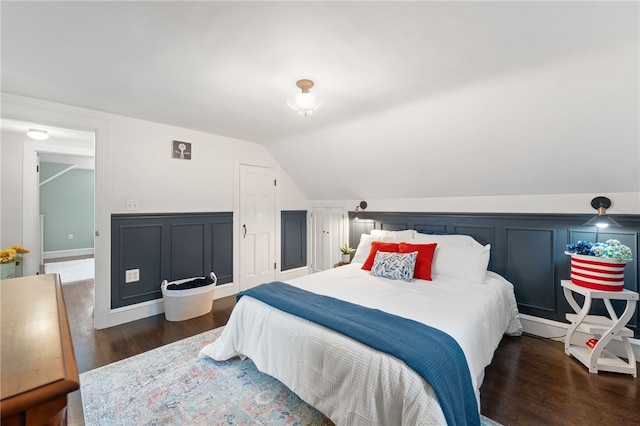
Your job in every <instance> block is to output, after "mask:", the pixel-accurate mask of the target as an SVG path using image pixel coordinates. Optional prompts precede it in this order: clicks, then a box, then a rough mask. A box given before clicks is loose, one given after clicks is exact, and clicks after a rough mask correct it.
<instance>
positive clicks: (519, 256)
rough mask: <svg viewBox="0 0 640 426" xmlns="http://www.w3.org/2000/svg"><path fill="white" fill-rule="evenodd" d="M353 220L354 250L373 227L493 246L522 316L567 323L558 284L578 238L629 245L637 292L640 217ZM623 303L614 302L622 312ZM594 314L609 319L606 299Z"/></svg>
mask: <svg viewBox="0 0 640 426" xmlns="http://www.w3.org/2000/svg"><path fill="white" fill-rule="evenodd" d="M354 216H355V215H354V214H353V213H351V215H350V217H351V219H350V223H349V225H350V228H351V229H350V231H351V232H350V233H349V235H350V238H351V241H350V244H351V247H357V245H358V242H359V241H360V235H362V234H363V233H368V232H369V231H370V230H372V229H386V230H400V229H415V230H417V231H421V232H425V233H429V232H435V233H448V234H466V235H470V236H472V237H473V238H475V239H476V240H477V241H479V242H480V243H482V244H491V260H490V262H489V270H491V271H494V272H497V273H498V274H500V275H502V276H504V277H505V278H506V279H507V280H509V281H510V282H511V283H513V285H514V288H515V293H516V299H517V301H518V309H519V310H520V312H521V313H523V314H528V315H533V316H537V317H541V318H547V319H551V320H555V321H561V322H567V321H566V319H565V314H566V313H567V312H572V310H571V308H570V307H569V304H568V303H567V302H566V300H565V298H564V294H563V291H562V287H561V286H560V281H561V280H567V279H570V275H569V272H570V259H569V257H568V256H567V255H565V254H564V250H565V247H566V245H567V244H570V243H575V242H577V241H579V240H586V241H591V242H596V241H597V242H604V241H606V240H608V239H617V240H619V241H620V242H621V243H622V244H624V245H626V246H629V247H630V248H631V250H632V251H633V259H634V260H633V261H632V262H630V263H628V264H627V266H626V268H625V276H624V282H625V287H626V288H627V289H629V290H632V291H636V292H637V291H638V282H639V279H640V266H639V265H640V262H639V259H638V256H639V254H638V253H639V252H640V246H639V240H640V215H614V216H613V217H614V218H615V220H616V221H617V222H619V223H620V224H621V225H622V227H620V228H617V227H616V228H613V227H610V228H607V229H605V230H600V231H598V230H597V228H596V227H595V226H583V225H582V224H583V223H585V222H586V221H588V220H589V219H591V218H592V217H593V215H579V214H510V213H505V214H496V213H413V212H411V213H395V212H393V213H390V212H363V213H358V217H357V218H354ZM578 297H579V296H578ZM578 297H577V299H578ZM578 301H579V303H581V302H582V301H581V300H578ZM616 302H620V303H616ZM624 304H625V302H623V301H614V303H613V305H614V308H615V309H616V311H617V312H618V313H619V314H620V313H621V312H622V310H623V309H624ZM592 313H593V314H600V315H606V309H605V307H604V304H603V303H602V301H600V300H598V301H594V306H593V308H592ZM639 318H640V315H639V314H638V309H636V312H635V314H634V316H633V318H632V319H631V322H630V323H629V325H628V327H629V328H632V329H634V333H635V337H640V322H639Z"/></svg>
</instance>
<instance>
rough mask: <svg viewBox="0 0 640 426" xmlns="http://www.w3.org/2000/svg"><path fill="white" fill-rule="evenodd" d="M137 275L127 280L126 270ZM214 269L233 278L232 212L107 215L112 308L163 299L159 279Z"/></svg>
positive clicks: (224, 277) (220, 280) (226, 278)
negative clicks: (109, 237) (132, 271)
mask: <svg viewBox="0 0 640 426" xmlns="http://www.w3.org/2000/svg"><path fill="white" fill-rule="evenodd" d="M131 269H138V270H139V271H140V279H139V281H136V282H130V283H127V282H126V279H125V277H126V271H127V270H131ZM211 271H213V272H215V274H216V275H217V277H218V284H224V283H230V282H232V281H233V213H230V212H222V213H218V212H216V213H165V214H114V215H112V216H111V307H112V308H119V307H122V306H128V305H133V304H136V303H141V302H146V301H148V300H154V299H159V298H162V292H161V290H160V284H161V282H162V280H164V279H166V280H169V281H172V280H178V279H182V278H189V277H195V276H204V275H206V274H208V273H209V272H211Z"/></svg>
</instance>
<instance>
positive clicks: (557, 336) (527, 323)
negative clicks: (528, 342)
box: [520, 314, 640, 361]
mask: <svg viewBox="0 0 640 426" xmlns="http://www.w3.org/2000/svg"><path fill="white" fill-rule="evenodd" d="M520 321H521V322H522V327H523V329H524V332H525V333H529V334H533V335H536V336H540V337H544V338H546V339H551V340H556V341H558V342H564V336H566V335H567V330H568V329H569V324H565V323H562V322H558V321H552V320H548V319H545V318H539V317H534V316H531V315H525V314H520ZM591 337H593V336H591V335H588V334H584V333H580V332H576V333H575V334H574V335H573V338H572V341H571V343H573V344H584V342H586V341H587V340H588V339H590V338H591ZM629 342H631V348H632V349H633V353H634V354H635V357H636V360H639V361H640V340H638V339H633V338H630V339H629ZM607 349H608V350H610V351H611V352H613V353H614V354H615V355H617V356H619V357H621V358H625V359H626V358H627V352H626V351H625V350H624V347H623V346H622V340H621V339H620V338H619V337H614V339H613V340H612V341H611V343H609V344H608V345H607Z"/></svg>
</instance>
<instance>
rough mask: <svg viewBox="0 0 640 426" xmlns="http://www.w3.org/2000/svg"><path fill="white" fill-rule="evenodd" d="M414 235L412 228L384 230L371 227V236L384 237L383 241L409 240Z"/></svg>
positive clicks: (397, 241)
mask: <svg viewBox="0 0 640 426" xmlns="http://www.w3.org/2000/svg"><path fill="white" fill-rule="evenodd" d="M415 235H416V231H415V230H414V229H405V230H402V231H385V230H382V229H373V230H372V231H371V236H373V237H380V238H384V241H389V242H394V243H404V242H411V240H413V238H414V237H415Z"/></svg>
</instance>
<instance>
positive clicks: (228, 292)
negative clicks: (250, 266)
mask: <svg viewBox="0 0 640 426" xmlns="http://www.w3.org/2000/svg"><path fill="white" fill-rule="evenodd" d="M237 293H238V291H237V289H236V288H235V284H234V283H227V284H220V285H217V286H216V289H215V292H214V297H213V298H214V300H215V299H220V298H222V297H227V296H232V295H234V294H237ZM163 313H164V300H163V299H155V300H150V301H148V302H142V303H136V304H135V305H131V306H123V307H122V308H116V309H111V311H110V312H109V325H108V326H107V327H113V326H116V325H120V324H125V323H127V322H131V321H136V320H139V319H143V318H147V317H151V316H153V315H159V314H163Z"/></svg>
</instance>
